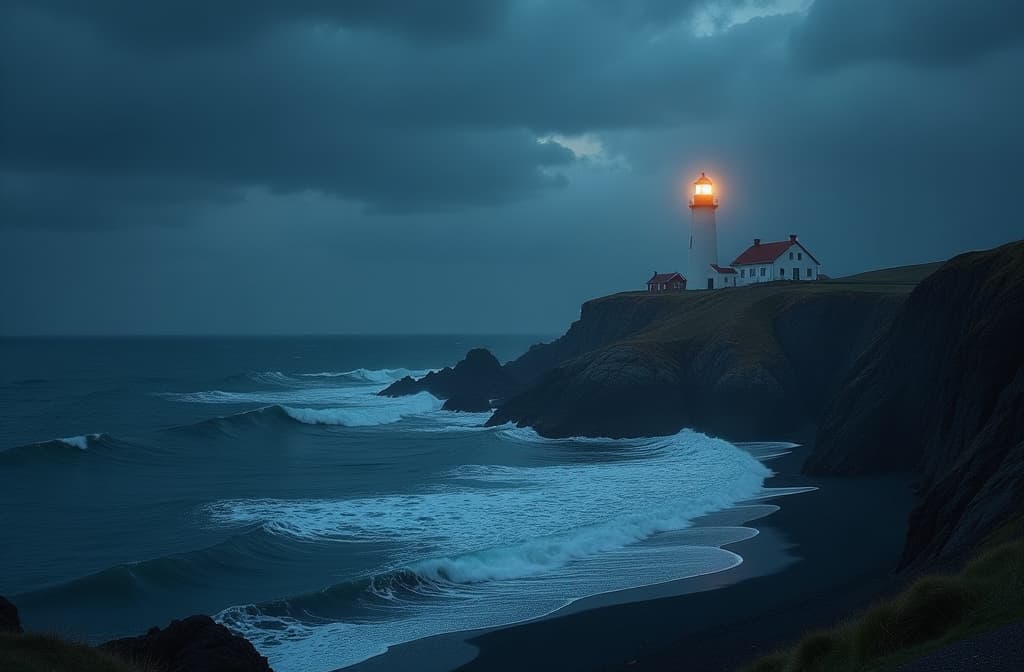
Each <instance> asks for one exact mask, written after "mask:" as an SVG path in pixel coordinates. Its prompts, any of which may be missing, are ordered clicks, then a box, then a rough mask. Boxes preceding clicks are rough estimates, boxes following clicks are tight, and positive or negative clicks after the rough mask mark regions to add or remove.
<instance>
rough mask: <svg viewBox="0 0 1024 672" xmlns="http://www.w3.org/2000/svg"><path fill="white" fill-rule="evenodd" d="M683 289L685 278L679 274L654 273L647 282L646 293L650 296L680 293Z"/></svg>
mask: <svg viewBox="0 0 1024 672" xmlns="http://www.w3.org/2000/svg"><path fill="white" fill-rule="evenodd" d="M684 289H686V278H684V277H683V276H682V275H680V274H679V273H658V272H657V271H655V272H654V275H652V276H651V279H650V280H648V281H647V291H648V292H650V293H651V294H660V293H662V292H681V291H683V290H684Z"/></svg>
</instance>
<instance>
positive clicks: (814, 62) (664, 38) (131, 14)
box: [0, 0, 1024, 332]
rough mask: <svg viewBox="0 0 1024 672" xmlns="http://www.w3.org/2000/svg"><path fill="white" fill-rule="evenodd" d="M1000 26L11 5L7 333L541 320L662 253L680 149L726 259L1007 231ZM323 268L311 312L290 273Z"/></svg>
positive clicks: (1009, 118) (0, 70)
mask: <svg viewBox="0 0 1024 672" xmlns="http://www.w3.org/2000/svg"><path fill="white" fill-rule="evenodd" d="M1022 19H1024V10H1021V9H1020V8H1019V6H1018V5H1017V3H1013V2H1010V1H1009V0H987V1H981V2H969V1H968V0H963V1H959V2H954V1H953V0H942V1H940V2H927V3H926V2H923V1H918V0H908V2H900V3H890V2H883V1H881V0H863V1H860V0H858V1H854V0H815V1H814V2H800V1H799V0H792V1H785V0H779V1H777V2H771V1H767V0H750V1H746V2H745V1H743V0H735V1H726V2H712V1H709V0H695V1H692V2H668V1H666V0H648V1H646V2H630V3H616V2H610V1H605V0H569V1H559V2H555V1H549V2H512V1H509V2H470V1H468V0H467V1H466V2H461V1H460V2H452V3H420V2H397V1H393V2H351V3H333V2H323V1H312V0H307V1H303V2H290V3H286V2H271V1H270V0H261V1H258V2H246V3H242V2H237V3H236V2H226V3H213V4H212V5H211V4H210V3H200V2H175V3H172V2H164V1H159V2H151V3H142V4H140V3H133V2H127V1H126V0H105V1H97V2H90V3H84V2H71V1H70V0H40V1H35V2H20V1H14V2H8V3H5V4H3V5H2V6H0V100H2V106H3V113H2V115H0V232H2V235H4V236H5V238H6V239H7V241H8V244H7V245H6V246H5V247H4V250H3V252H0V254H2V255H3V258H0V262H3V267H4V270H3V274H4V276H3V278H2V279H3V280H4V284H5V290H4V292H3V293H2V294H0V298H3V299H5V302H6V303H7V304H8V305H9V306H11V309H10V310H9V311H7V315H6V317H5V318H4V319H5V324H4V325H3V331H5V332H26V331H27V332H34V331H59V332H67V331H70V332H75V331H101V332H107V331H224V330H228V331H267V330H270V331H275V332H281V331H284V332H296V331H298V332H304V331H364V332H365V331H463V330H466V331H506V330H514V331H545V332H546V331H555V330H557V329H560V328H561V327H563V326H564V325H565V324H566V323H567V322H568V320H570V319H571V318H572V316H573V313H574V312H575V306H576V305H578V303H579V301H580V300H582V299H585V298H588V297H590V296H595V295H599V294H602V293H605V292H610V291H617V290H622V289H631V288H633V287H635V286H639V285H640V284H642V280H643V277H642V276H645V275H649V273H650V272H651V271H652V270H654V268H658V269H659V270H669V269H670V268H671V269H672V270H676V269H678V270H683V271H685V268H683V267H682V266H683V264H684V263H685V262H684V261H683V260H684V259H685V250H684V249H683V244H682V235H681V231H682V230H683V228H684V227H685V216H686V213H685V208H683V207H681V197H680V193H679V190H680V188H681V185H682V184H684V183H685V181H686V180H687V179H689V178H690V176H691V175H692V174H694V173H695V172H696V171H699V170H702V169H706V170H708V172H709V173H710V174H712V175H714V176H716V177H718V179H719V180H720V182H719V183H720V186H721V192H720V193H721V196H722V200H723V206H722V208H721V210H720V214H719V216H720V220H721V222H722V225H721V226H722V229H721V232H720V235H721V237H722V239H721V241H720V246H721V248H722V255H723V256H725V257H729V256H730V254H731V253H732V251H735V252H738V251H739V250H740V249H741V248H742V246H743V245H745V243H746V241H747V240H748V239H749V238H750V237H753V236H754V235H757V236H758V237H762V238H772V237H775V236H784V235H785V234H787V233H789V232H799V233H800V234H801V236H802V239H803V240H805V241H806V242H807V244H808V245H809V246H810V247H812V249H814V250H815V254H816V256H819V257H821V258H823V261H824V262H825V269H824V270H825V271H826V272H829V273H831V274H841V273H843V272H854V271H856V270H860V269H863V268H868V267H878V266H882V265H888V264H898V263H912V262H919V261H927V260H930V259H937V258H942V257H945V256H949V255H951V254H954V253H956V252H958V251H962V250H963V249H967V248H975V247H984V246H989V245H993V244H997V243H999V242H1003V241H1005V240H1008V239H1011V238H1013V237H1018V236H1020V234H1021V232H1022V231H1024V226H1022V225H1021V223H1020V221H1019V217H1018V216H1017V215H1016V208H1015V206H1014V204H1013V198H1014V195H1015V193H1016V189H1017V185H1018V184H1019V182H1020V180H1021V178H1022V177H1024V175H1022V172H1024V170H1022V169H1021V168H1020V167H1019V165H1018V164H1019V156H1020V155H1021V153H1022V150H1024V133H1022V131H1021V129H1020V123H1019V118H1020V117H1021V116H1024V109H1022V107H1024V105H1022V98H1024V95H1022V93H1021V91H1020V88H1021V87H1020V86H1019V84H1018V80H1019V72H1020V71H1021V68H1022V67H1024V45H1022V36H1024V29H1022V26H1024V20H1022ZM155 250H156V251H155ZM211 250H216V253H215V254H214V253H211ZM83 255H84V256H83ZM97 255H99V256H101V257H103V258H104V259H105V260H106V263H107V265H108V266H109V265H112V264H115V263H116V264H117V269H116V270H115V269H113V268H105V269H97V268H96V266H95V264H86V262H84V261H83V258H86V257H87V258H91V259H93V260H95V259H96V258H97ZM730 258H731V257H730ZM54 264H57V266H56V267H54ZM268 267H272V268H274V274H273V276H274V280H275V281H274V283H268V282H267V281H266V278H265V276H266V274H265V273H264V272H263V270H262V269H266V268H268ZM40 269H46V275H47V279H46V280H45V281H42V280H41V281H39V282H36V283H30V282H25V281H24V279H25V278H31V277H36V278H38V277H39V273H38V272H39V270H40ZM410 275H412V276H415V277H416V278H417V281H416V282H417V288H416V289H415V290H412V289H410V288H409V286H408V285H407V284H403V283H402V282H401V281H399V280H397V279H395V278H399V277H408V276H410ZM66 277H75V278H76V283H75V288H74V289H73V290H71V291H70V295H69V290H68V289H67V284H66V283H62V282H61V281H62V280H63V279H65V278H66ZM125 277H133V278H135V287H134V288H133V289H132V290H131V291H128V290H124V289H122V288H121V280H123V278H125ZM228 278H230V279H228ZM369 278H376V279H375V280H374V281H369V280H368V279H369ZM467 278H489V280H486V281H484V284H485V286H486V287H487V289H486V290H482V289H480V288H473V289H469V288H468V287H467V280H466V279H467ZM119 279H121V280H119ZM474 282H475V281H474ZM12 283H13V284H12ZM211 283H213V284H218V283H219V284H220V285H221V287H219V288H215V289H214V290H212V291H211V288H210V285H211ZM353 287H361V288H362V291H355V290H354V289H353ZM228 288H230V290H231V291H230V292H228ZM317 288H319V290H318V289H317ZM221 290H223V292H222V291H221ZM317 291H320V292H322V293H324V294H326V295H327V296H330V297H331V301H330V303H331V305H332V306H333V307H334V309H332V311H331V312H330V313H329V314H328V313H325V311H323V310H321V309H320V307H319V300H317V299H316V298H315V297H314V298H309V299H304V300H302V301H298V302H297V304H296V302H295V299H294V298H291V299H289V298H288V297H295V296H300V295H301V296H307V297H312V296H313V295H315V294H316V292H317ZM230 297H235V299H234V301H232V300H231V298H230ZM238 297H246V298H245V300H239V298H238ZM284 303H288V304H289V305H288V307H287V309H284V308H281V305H282V304H284ZM293 304H295V305H293ZM382 304H386V305H387V306H389V309H388V310H387V311H383V310H381V309H380V305H382ZM143 305H145V306H146V307H147V308H146V310H147V311H149V310H151V309H150V308H149V307H151V306H154V305H155V306H161V305H163V306H168V307H169V308H168V309H167V310H165V311H153V312H145V317H142V316H141V315H142V314H143V313H140V310H142V309H141V308H140V307H139V306H143ZM271 306H278V307H277V308H272V307H271ZM529 306H532V308H528V309H526V310H525V311H524V312H522V313H520V314H517V313H516V311H517V310H521V309H522V308H523V307H529ZM133 316H134V317H133ZM8 320H9V321H10V323H9V324H8V323H7V321H8Z"/></svg>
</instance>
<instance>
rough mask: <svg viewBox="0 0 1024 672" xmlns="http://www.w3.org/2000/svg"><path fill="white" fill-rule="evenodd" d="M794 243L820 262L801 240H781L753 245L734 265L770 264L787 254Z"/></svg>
mask: <svg viewBox="0 0 1024 672" xmlns="http://www.w3.org/2000/svg"><path fill="white" fill-rule="evenodd" d="M792 245H796V246H797V247H799V248H800V249H801V250H803V251H804V252H805V253H806V254H807V256H808V257H810V258H811V259H812V260H814V263H819V262H818V260H817V259H815V258H814V255H813V254H811V253H810V252H808V251H807V248H806V247H804V246H803V245H802V244H801V243H800V241H798V240H780V241H779V242H777V243H761V244H759V245H751V246H750V247H748V248H747V249H746V250H745V251H744V252H743V254H741V255H740V256H738V257H736V258H735V259H734V260H733V262H732V265H733V266H744V265H747V264H770V263H772V262H773V261H775V260H776V259H778V258H779V257H781V256H782V255H783V254H785V253H786V250H788V249H789V248H790V246H792Z"/></svg>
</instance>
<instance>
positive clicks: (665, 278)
mask: <svg viewBox="0 0 1024 672" xmlns="http://www.w3.org/2000/svg"><path fill="white" fill-rule="evenodd" d="M676 280H678V281H679V282H686V279H685V278H684V277H683V276H682V275H680V274H679V273H678V272H677V273H657V272H655V274H654V275H653V276H651V279H650V280H648V281H647V284H648V285H650V284H652V283H655V282H674V281H676Z"/></svg>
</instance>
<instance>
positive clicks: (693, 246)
mask: <svg viewBox="0 0 1024 672" xmlns="http://www.w3.org/2000/svg"><path fill="white" fill-rule="evenodd" d="M717 209H718V199H717V198H715V194H714V189H713V187H712V184H711V180H709V179H708V176H707V175H705V174H704V173H701V174H700V177H699V178H697V181H696V182H694V183H693V196H692V197H691V198H690V258H689V266H688V268H687V270H686V288H687V289H716V288H718V287H721V286H724V283H725V280H726V279H725V278H722V277H721V276H722V273H721V271H720V270H719V266H718V227H717V225H716V224H715V210H717Z"/></svg>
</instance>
